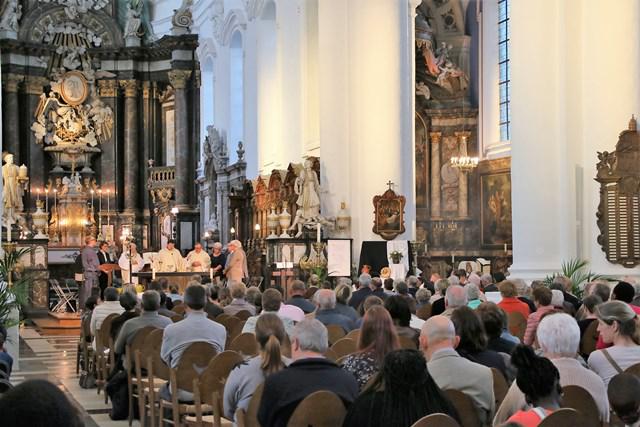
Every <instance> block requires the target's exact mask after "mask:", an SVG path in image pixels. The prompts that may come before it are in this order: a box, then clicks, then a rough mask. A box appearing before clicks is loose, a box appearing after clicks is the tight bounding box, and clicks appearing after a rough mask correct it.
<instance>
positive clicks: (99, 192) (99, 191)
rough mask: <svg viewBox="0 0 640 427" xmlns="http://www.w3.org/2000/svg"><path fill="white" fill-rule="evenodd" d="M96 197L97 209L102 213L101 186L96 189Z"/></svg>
mask: <svg viewBox="0 0 640 427" xmlns="http://www.w3.org/2000/svg"><path fill="white" fill-rule="evenodd" d="M98 198H99V200H100V201H99V202H98V209H99V210H100V213H102V188H101V189H99V190H98Z"/></svg>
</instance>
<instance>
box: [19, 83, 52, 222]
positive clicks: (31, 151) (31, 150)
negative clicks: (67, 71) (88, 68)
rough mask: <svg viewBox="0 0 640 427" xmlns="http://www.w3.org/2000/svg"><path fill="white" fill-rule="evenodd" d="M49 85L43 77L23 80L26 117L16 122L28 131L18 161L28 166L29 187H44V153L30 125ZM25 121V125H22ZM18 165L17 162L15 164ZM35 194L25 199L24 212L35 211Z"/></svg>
mask: <svg viewBox="0 0 640 427" xmlns="http://www.w3.org/2000/svg"><path fill="white" fill-rule="evenodd" d="M48 84H49V80H48V79H46V78H44V77H27V79H26V80H25V85H24V91H25V93H26V95H27V106H26V107H27V108H26V111H28V116H27V117H22V118H21V119H22V123H20V122H18V123H19V124H20V126H21V127H22V129H24V128H25V127H26V128H27V129H29V130H28V139H27V144H28V145H27V147H26V148H27V150H23V153H25V157H26V158H22V159H20V164H22V163H25V164H27V165H28V166H29V187H30V188H34V189H35V188H42V187H44V185H45V182H44V178H45V167H44V166H45V153H44V150H43V146H42V144H40V143H38V142H37V141H36V137H35V135H34V134H33V132H32V131H31V129H30V128H31V123H32V121H33V113H34V112H35V111H36V108H37V107H38V104H39V103H40V95H42V93H43V88H44V86H46V85H48ZM25 121H27V123H24V122H25ZM15 163H16V164H17V163H18V162H17V161H16V162H15ZM35 196H36V194H35V192H34V193H33V194H32V195H31V197H29V198H28V199H26V198H25V211H31V210H34V209H35V203H34V202H33V201H34V200H35Z"/></svg>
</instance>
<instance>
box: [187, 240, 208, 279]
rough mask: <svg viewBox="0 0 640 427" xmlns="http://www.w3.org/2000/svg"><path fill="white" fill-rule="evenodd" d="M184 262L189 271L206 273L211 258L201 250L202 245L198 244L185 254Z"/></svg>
mask: <svg viewBox="0 0 640 427" xmlns="http://www.w3.org/2000/svg"><path fill="white" fill-rule="evenodd" d="M185 260H186V264H187V268H188V269H189V271H196V272H199V273H204V272H207V273H208V272H209V267H211V257H209V254H208V253H207V252H206V251H204V250H202V244H201V243H200V242H197V243H196V244H195V246H194V247H193V250H192V251H191V252H189V253H188V254H187V258H186V259H185Z"/></svg>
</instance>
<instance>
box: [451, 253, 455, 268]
mask: <svg viewBox="0 0 640 427" xmlns="http://www.w3.org/2000/svg"><path fill="white" fill-rule="evenodd" d="M455 263H456V256H455V255H453V254H452V255H451V265H453V266H454V268H455Z"/></svg>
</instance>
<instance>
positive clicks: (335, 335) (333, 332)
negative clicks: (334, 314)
mask: <svg viewBox="0 0 640 427" xmlns="http://www.w3.org/2000/svg"><path fill="white" fill-rule="evenodd" d="M327 332H328V334H329V345H334V344H335V343H336V342H337V341H338V340H339V339H341V338H344V336H345V335H347V333H346V332H345V331H344V329H342V326H338V325H327Z"/></svg>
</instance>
